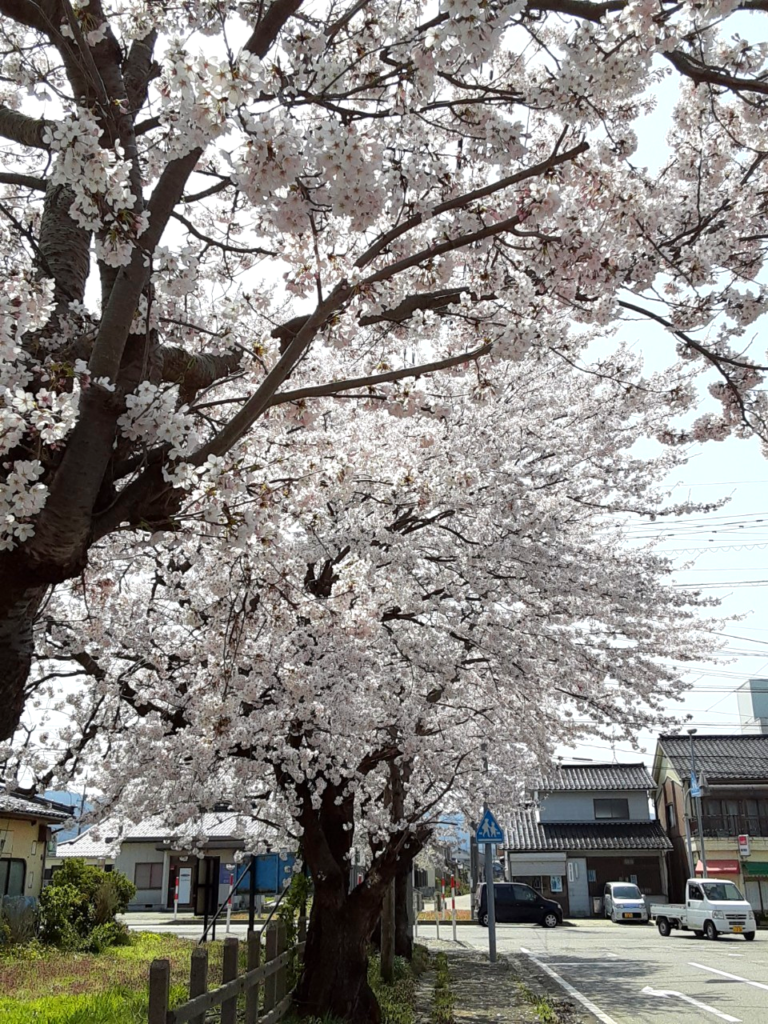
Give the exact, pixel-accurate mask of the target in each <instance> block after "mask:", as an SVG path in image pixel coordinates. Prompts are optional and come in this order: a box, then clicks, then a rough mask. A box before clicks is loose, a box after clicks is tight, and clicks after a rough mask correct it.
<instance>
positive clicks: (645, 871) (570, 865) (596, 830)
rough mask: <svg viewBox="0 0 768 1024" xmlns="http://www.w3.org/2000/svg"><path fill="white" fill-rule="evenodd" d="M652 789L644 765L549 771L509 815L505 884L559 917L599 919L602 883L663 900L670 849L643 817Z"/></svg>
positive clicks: (661, 833) (567, 767) (658, 830)
mask: <svg viewBox="0 0 768 1024" xmlns="http://www.w3.org/2000/svg"><path fill="white" fill-rule="evenodd" d="M654 789H655V786H654V782H653V779H652V778H651V776H650V775H649V773H648V769H647V768H646V767H645V765H644V764H594V765H563V766H561V767H559V768H557V769H556V770H554V771H553V772H551V773H550V774H548V775H547V776H545V777H544V778H543V779H542V780H541V782H540V783H539V785H538V787H537V789H536V790H535V791H534V793H533V794H532V797H533V799H532V801H531V806H530V807H529V808H527V809H525V810H522V811H518V812H517V813H516V814H514V815H513V816H512V819H511V825H510V828H509V829H508V836H507V840H508V841H507V846H506V848H505V857H506V872H507V877H508V878H509V880H510V881H519V882H527V883H528V884H529V885H532V886H533V888H534V889H538V890H539V891H540V892H541V893H542V895H544V896H547V897H549V898H551V899H554V900H557V901H558V903H560V905H561V906H562V907H563V913H564V915H565V916H566V917H589V916H591V915H597V914H602V900H601V897H602V893H603V888H604V886H605V883H606V882H616V881H627V882H634V883H635V884H636V885H638V886H639V887H640V890H641V892H642V893H643V895H644V896H645V897H646V901H648V900H657V901H658V900H666V893H667V865H666V856H667V853H668V851H670V850H671V849H672V843H671V842H670V840H669V839H668V838H667V836H666V835H665V833H664V830H663V829H662V827H661V823H660V822H659V821H657V820H656V819H654V818H652V817H651V794H652V792H653V791H654Z"/></svg>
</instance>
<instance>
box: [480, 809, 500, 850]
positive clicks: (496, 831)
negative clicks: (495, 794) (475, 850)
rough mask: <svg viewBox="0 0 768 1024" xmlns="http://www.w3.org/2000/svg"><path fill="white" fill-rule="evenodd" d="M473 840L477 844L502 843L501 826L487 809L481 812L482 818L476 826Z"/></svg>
mask: <svg viewBox="0 0 768 1024" xmlns="http://www.w3.org/2000/svg"><path fill="white" fill-rule="evenodd" d="M475 839H476V840H477V842H478V843H503V842H504V833H503V832H502V831H501V826H500V825H499V823H498V821H496V819H495V818H494V816H493V815H492V814H491V812H490V810H489V809H488V808H486V809H485V811H484V812H483V817H482V818H481V819H480V824H479V825H478V826H477V832H476V833H475Z"/></svg>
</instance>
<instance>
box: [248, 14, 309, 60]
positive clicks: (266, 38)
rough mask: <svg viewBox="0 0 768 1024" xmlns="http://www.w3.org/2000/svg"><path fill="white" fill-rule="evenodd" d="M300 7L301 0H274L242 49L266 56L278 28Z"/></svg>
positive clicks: (259, 55) (258, 55)
mask: <svg viewBox="0 0 768 1024" xmlns="http://www.w3.org/2000/svg"><path fill="white" fill-rule="evenodd" d="M300 7H301V0H274V2H273V3H272V4H270V6H269V8H268V10H267V13H266V14H265V15H264V17H263V18H262V19H261V21H259V23H258V24H257V26H256V28H255V29H254V30H253V33H252V35H251V37H250V38H249V39H248V41H247V42H246V44H245V46H244V47H243V49H245V50H247V51H248V52H249V53H255V54H256V56H257V57H266V55H267V54H268V53H269V50H270V47H271V46H272V44H273V43H274V41H275V39H276V38H277V34H278V32H279V31H280V29H281V28H282V27H283V25H284V24H285V23H286V21H288V19H289V18H290V17H291V15H293V14H295V13H296V12H297V11H298V9H299V8H300Z"/></svg>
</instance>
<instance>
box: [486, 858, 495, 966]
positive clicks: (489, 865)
mask: <svg viewBox="0 0 768 1024" xmlns="http://www.w3.org/2000/svg"><path fill="white" fill-rule="evenodd" d="M484 846H485V891H486V896H487V898H488V958H489V959H490V961H491V963H492V964H495V963H496V898H495V896H494V893H493V843H485V844H484Z"/></svg>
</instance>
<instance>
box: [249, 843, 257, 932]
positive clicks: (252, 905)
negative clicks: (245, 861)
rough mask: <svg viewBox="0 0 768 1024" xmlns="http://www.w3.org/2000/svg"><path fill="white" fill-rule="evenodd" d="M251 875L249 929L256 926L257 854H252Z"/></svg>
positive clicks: (252, 929)
mask: <svg viewBox="0 0 768 1024" xmlns="http://www.w3.org/2000/svg"><path fill="white" fill-rule="evenodd" d="M249 870H250V877H249V879H248V882H249V884H248V931H249V933H250V932H252V931H254V930H255V928H256V854H255V853H252V854H251V863H250V865H249Z"/></svg>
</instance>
